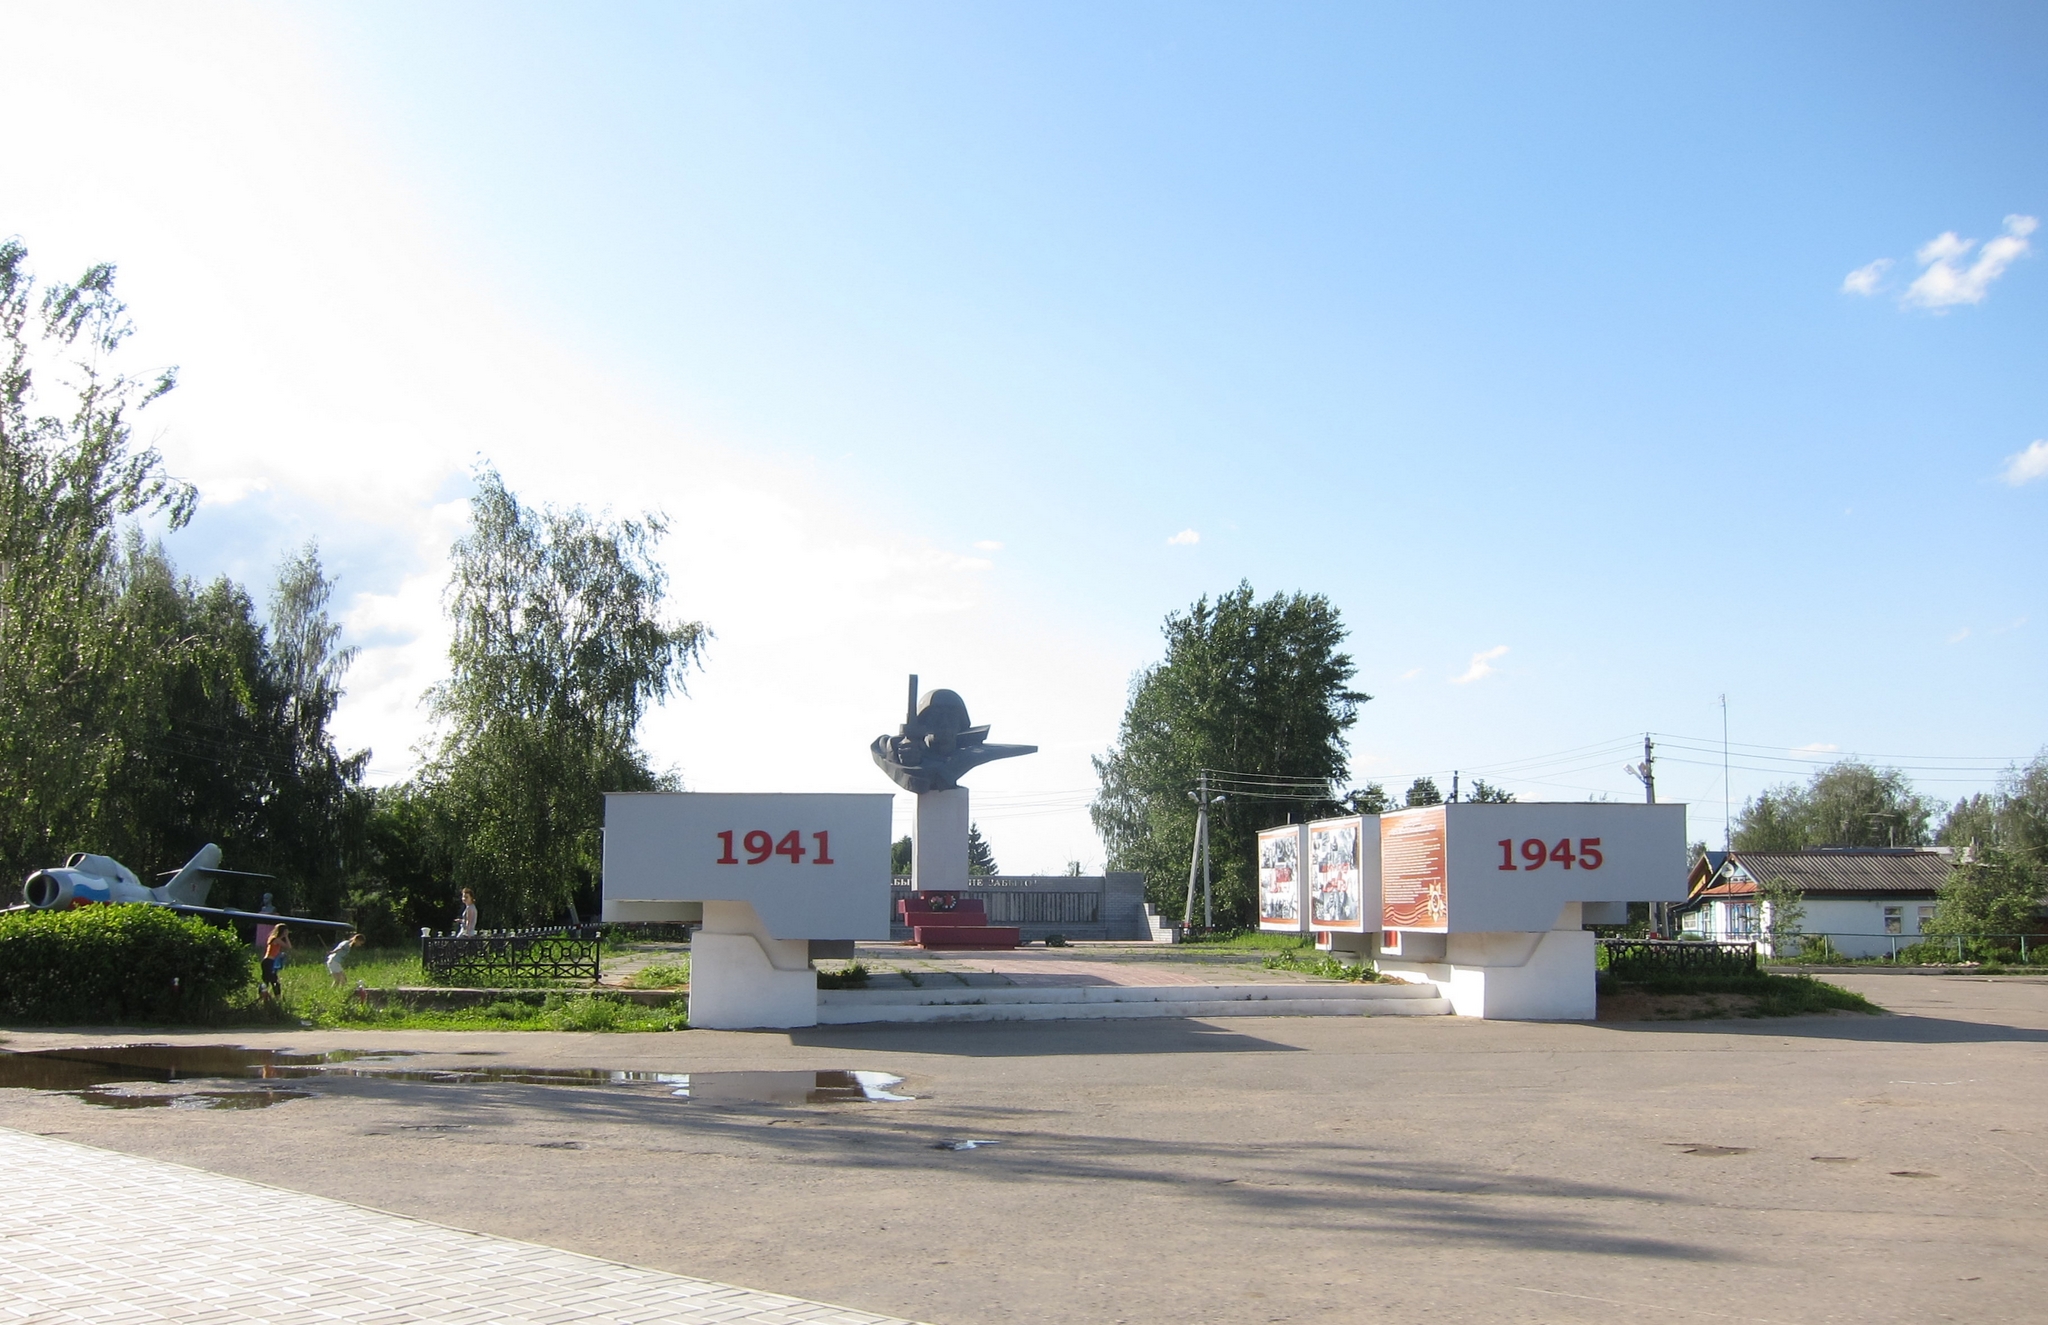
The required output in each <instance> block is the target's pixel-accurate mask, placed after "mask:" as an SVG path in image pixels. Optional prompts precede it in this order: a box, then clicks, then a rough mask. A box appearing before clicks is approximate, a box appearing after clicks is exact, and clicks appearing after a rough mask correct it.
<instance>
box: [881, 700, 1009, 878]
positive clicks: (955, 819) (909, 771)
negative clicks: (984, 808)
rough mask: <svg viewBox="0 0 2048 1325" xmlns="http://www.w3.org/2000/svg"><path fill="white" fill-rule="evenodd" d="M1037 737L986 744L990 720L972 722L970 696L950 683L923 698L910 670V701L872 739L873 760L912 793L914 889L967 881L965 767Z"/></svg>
mask: <svg viewBox="0 0 2048 1325" xmlns="http://www.w3.org/2000/svg"><path fill="white" fill-rule="evenodd" d="M1037 751H1038V747H1037V746H1035V745H991V744H990V743H989V739H988V728H987V727H986V726H981V727H977V726H975V725H973V722H972V720H971V719H969V718H968V716H967V702H966V701H965V700H963V699H961V698H960V696H958V695H956V694H954V693H953V692H952V691H950V690H934V691H932V692H931V693H929V694H927V695H925V696H924V698H923V700H922V701H920V700H919V698H918V693H917V678H916V677H915V676H913V677H911V678H910V702H909V706H908V709H907V711H906V712H905V713H904V715H903V726H902V727H900V728H899V729H897V732H896V734H895V735H894V736H877V737H876V738H875V742H874V744H873V745H872V746H871V747H870V753H872V754H873V755H874V757H875V765H876V767H878V768H880V769H881V770H882V771H883V772H884V773H886V774H888V775H889V780H890V781H891V782H894V783H895V784H896V785H897V786H899V787H901V788H903V789H904V790H905V791H907V792H910V793H912V794H913V795H915V796H916V797H917V821H916V825H915V827H914V828H913V829H912V830H911V836H910V842H911V851H910V886H911V887H912V888H913V889H915V890H916V891H918V892H921V893H925V892H948V891H952V890H956V889H960V888H965V887H966V886H967V833H968V829H969V827H970V820H969V819H968V814H967V788H965V787H963V786H961V785H960V779H961V778H963V777H965V776H966V775H967V773H968V771H969V770H970V769H974V768H979V767H980V766H981V765H983V764H986V763H988V762H989V761H990V760H993V759H1010V758H1014V757H1015V756H1017V755H1028V754H1035V753H1037Z"/></svg>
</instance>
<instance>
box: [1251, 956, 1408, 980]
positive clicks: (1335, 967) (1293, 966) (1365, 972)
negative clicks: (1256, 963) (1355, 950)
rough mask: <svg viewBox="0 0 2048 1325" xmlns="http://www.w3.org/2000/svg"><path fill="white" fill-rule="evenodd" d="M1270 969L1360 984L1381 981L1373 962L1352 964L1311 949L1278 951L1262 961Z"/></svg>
mask: <svg viewBox="0 0 2048 1325" xmlns="http://www.w3.org/2000/svg"><path fill="white" fill-rule="evenodd" d="M1260 964H1261V965H1262V966H1264V967H1265V968H1266V969H1267V970H1269V971H1299V972H1301V973H1302V974H1303V975H1314V976H1320V977H1322V978H1323V979H1325V980H1350V981H1353V982H1354V983H1359V984H1378V983H1380V982H1381V981H1380V973H1379V969H1378V968H1377V967H1375V966H1374V965H1373V964H1372V963H1371V962H1364V963H1361V964H1359V965H1355V966H1354V965H1352V964H1351V963H1349V962H1344V961H1339V960H1338V959H1337V958H1336V957H1334V956H1332V955H1331V954H1329V953H1326V952H1317V951H1315V950H1314V949H1312V948H1311V949H1309V950H1308V951H1306V952H1276V953H1272V954H1270V955H1268V956H1267V958H1266V960H1265V961H1264V962H1262V963H1260Z"/></svg>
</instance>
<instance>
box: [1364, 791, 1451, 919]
mask: <svg viewBox="0 0 2048 1325" xmlns="http://www.w3.org/2000/svg"><path fill="white" fill-rule="evenodd" d="M1444 846H1445V832H1444V807H1443V806H1441V805H1433V806H1430V807H1429V808H1427V809H1421V810H1403V811H1401V812H1399V813H1397V814H1387V815H1382V816H1381V817H1380V928H1381V929H1421V930H1435V931H1437V932H1438V933H1446V932H1448V931H1449V929H1450V918H1451V908H1450V898H1449V895H1448V892H1447V890H1446V887H1445V871H1444V863H1445V862H1444V855H1445V852H1444Z"/></svg>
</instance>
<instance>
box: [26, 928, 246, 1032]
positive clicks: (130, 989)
mask: <svg viewBox="0 0 2048 1325" xmlns="http://www.w3.org/2000/svg"><path fill="white" fill-rule="evenodd" d="M255 979H256V956H255V953H254V951H253V950H252V949H251V948H250V947H249V946H248V945H247V944H245V943H243V942H242V941H241V940H240V939H239V938H237V937H236V936H235V934H234V933H233V932H232V931H230V930H225V929H220V928H217V927H215V926H213V925H209V924H207V923H206V922H205V921H203V920H199V919H197V918H195V917H192V916H181V915H178V914H176V913H174V912H171V911H167V910H165V909H164V908H162V907H156V906H141V905H129V906H87V907H80V908H78V909H76V910H72V911H22V912H16V913H15V914H13V915H7V916H0V1017H6V1018H8V1019H9V1020H15V1021H38V1022H60V1021H69V1022H94V1021H113V1022H126V1021H181V1020H194V1019H203V1018H207V1017H211V1016H215V1015H218V1014H219V1013H220V1012H221V1011H222V1010H224V1009H225V1008H226V1006H227V1004H228V1002H229V1001H230V1000H231V999H233V998H234V997H235V996H236V995H238V994H241V993H244V992H245V991H246V990H247V989H248V988H249V986H250V985H251V984H253V983H254V982H255Z"/></svg>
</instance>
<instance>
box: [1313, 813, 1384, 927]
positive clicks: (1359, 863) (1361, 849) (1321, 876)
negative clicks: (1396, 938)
mask: <svg viewBox="0 0 2048 1325" xmlns="http://www.w3.org/2000/svg"><path fill="white" fill-rule="evenodd" d="M1366 823H1367V821H1366V820H1365V819H1363V818H1361V817H1360V816H1357V815H1353V816H1352V817H1350V818H1348V819H1322V820H1318V821H1317V822H1315V823H1312V824H1310V825H1309V826H1308V862H1309V875H1308V909H1309V916H1308V919H1309V927H1310V928H1311V929H1318V930H1350V931H1353V932H1358V933H1363V932H1364V930H1365V927H1366V923H1367V916H1366V914H1365V912H1366V906H1367V887H1366V883H1367V878H1366V875H1367V869H1366V864H1367V861H1366V852H1367V843H1366V841H1365V826H1366ZM1371 846H1372V854H1373V857H1374V859H1375V861H1376V860H1377V858H1378V846H1379V844H1378V842H1374V843H1372V844H1371ZM1372 891H1373V892H1374V893H1375V894H1377V892H1378V890H1377V889H1373V890H1372Z"/></svg>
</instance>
